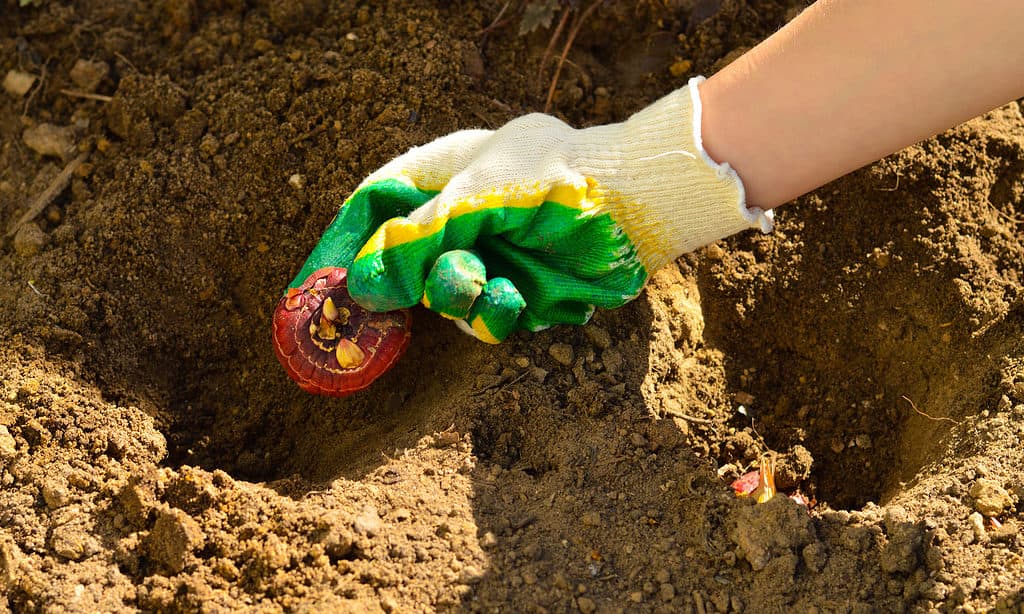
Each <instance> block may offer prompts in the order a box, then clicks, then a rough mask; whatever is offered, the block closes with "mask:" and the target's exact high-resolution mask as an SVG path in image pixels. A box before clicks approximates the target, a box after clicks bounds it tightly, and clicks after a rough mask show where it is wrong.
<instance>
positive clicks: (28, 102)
mask: <svg viewBox="0 0 1024 614" xmlns="http://www.w3.org/2000/svg"><path fill="white" fill-rule="evenodd" d="M45 85H46V64H45V63H43V68H42V70H40V71H39V83H38V85H36V87H35V89H33V90H32V93H31V94H29V95H28V98H26V99H25V104H24V105H23V106H22V107H21V114H22V115H28V108H29V106H30V105H31V104H32V101H33V100H35V97H36V96H37V95H38V94H39V92H41V91H43V87H44V86H45Z"/></svg>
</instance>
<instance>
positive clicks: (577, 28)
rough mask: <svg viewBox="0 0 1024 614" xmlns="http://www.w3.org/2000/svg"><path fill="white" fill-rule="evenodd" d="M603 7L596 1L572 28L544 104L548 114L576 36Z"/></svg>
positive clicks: (599, 0)
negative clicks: (595, 12)
mask: <svg viewBox="0 0 1024 614" xmlns="http://www.w3.org/2000/svg"><path fill="white" fill-rule="evenodd" d="M599 6H601V0H594V1H593V2H592V3H590V6H588V7H587V10H585V11H583V14H582V15H580V16H579V18H578V19H577V20H576V23H574V24H573V26H572V31H571V32H569V38H568V39H567V40H566V41H565V46H564V47H562V55H561V57H559V58H558V66H557V67H555V76H553V77H552V78H551V87H549V88H548V99H547V101H545V102H544V112H545V113H547V112H549V111H550V110H551V101H552V100H554V98H555V88H557V87H558V77H560V76H561V74H562V66H563V65H564V64H565V58H566V56H568V55H569V50H570V49H572V44H573V42H574V41H575V40H576V35H577V34H579V33H580V28H581V27H582V26H583V22H585V21H586V20H587V17H590V15H591V13H593V12H594V11H596V10H597V7H599Z"/></svg>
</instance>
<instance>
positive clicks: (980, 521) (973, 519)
mask: <svg viewBox="0 0 1024 614" xmlns="http://www.w3.org/2000/svg"><path fill="white" fill-rule="evenodd" d="M967 523H968V524H969V525H970V527H971V533H972V534H973V535H974V539H975V540H976V541H979V542H983V541H986V540H985V538H986V537H988V536H987V535H985V517H984V516H982V515H981V513H979V512H974V513H973V514H971V515H970V516H968V518H967Z"/></svg>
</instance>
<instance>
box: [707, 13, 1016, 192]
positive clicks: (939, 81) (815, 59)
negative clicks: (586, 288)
mask: <svg viewBox="0 0 1024 614" xmlns="http://www.w3.org/2000/svg"><path fill="white" fill-rule="evenodd" d="M700 94H701V99H702V101H703V108H704V113H703V118H702V132H703V136H704V146H705V148H706V149H707V151H708V153H709V154H710V155H711V157H712V158H714V159H715V160H717V161H719V162H728V163H729V164H730V165H731V166H732V167H733V168H734V169H736V172H737V173H739V176H740V177H741V178H742V180H743V183H744V186H745V188H746V194H747V203H748V204H749V205H751V206H757V207H761V208H762V209H769V208H773V207H776V206H778V205H781V204H783V203H785V202H788V201H789V200H792V199H793V198H796V197H797V196H800V195H801V194H804V193H806V192H809V191H811V190H813V189H815V188H817V187H819V186H821V185H824V184H825V183H828V182H829V181H831V180H832V179H835V178H837V177H840V176H842V175H845V174H846V173H849V172H851V171H853V170H855V169H857V168H860V167H861V166H863V165H865V164H868V163H870V162H873V161H875V160H878V159H880V158H882V157H884V156H886V155H888V154H890V153H892V152H894V151H897V150H899V149H901V148H903V147H905V146H907V145H911V144H913V143H916V142H918V141H920V140H923V139H926V138H928V137H930V136H932V135H934V134H937V133H938V132H941V131H943V130H945V129H948V128H950V127H952V126H955V125H957V124H959V123H961V122H963V121H966V120H968V119H971V118H972V117H975V116H977V115H980V114H981V113H984V112H986V111H989V110H991V109H993V108H995V107H998V106H999V105H1002V104H1004V103H1006V102H1009V101H1011V100H1013V99H1015V98H1018V97H1021V96H1024V2H1022V1H1021V0H989V1H987V2H973V1H969V0H899V1H893V0H819V1H818V2H816V3H815V4H813V5H812V6H810V7H809V8H807V9H806V10H805V11H804V12H803V13H801V14H800V15H799V16H798V17H797V18H796V19H794V20H793V21H792V22H790V23H789V24H787V25H786V26H785V27H784V28H782V29H781V30H779V31H778V32H776V33H775V34H774V35H772V36H771V37H769V38H768V39H766V40H765V41H764V42H762V43H761V44H760V45H758V46H757V47H755V48H754V49H751V50H750V51H749V52H747V53H746V54H744V55H743V56H742V57H740V58H739V59H737V60H736V61H735V62H733V63H732V64H730V65H729V66H727V67H725V68H724V69H722V70H721V71H720V72H719V73H717V74H715V75H714V76H712V77H711V78H710V79H708V80H707V81H706V82H705V83H704V84H703V85H702V86H701V88H700Z"/></svg>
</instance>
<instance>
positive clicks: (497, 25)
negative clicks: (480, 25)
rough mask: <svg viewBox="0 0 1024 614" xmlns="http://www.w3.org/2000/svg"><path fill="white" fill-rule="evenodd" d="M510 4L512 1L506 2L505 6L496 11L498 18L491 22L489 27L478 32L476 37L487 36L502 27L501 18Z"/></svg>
mask: <svg viewBox="0 0 1024 614" xmlns="http://www.w3.org/2000/svg"><path fill="white" fill-rule="evenodd" d="M510 4H512V0H508V2H506V3H505V5H504V6H502V7H501V10H500V11H498V16H497V17H495V18H494V21H492V22H491V25H489V26H487V27H486V28H484V29H483V30H480V32H479V33H477V36H487V35H488V34H490V33H491V32H493V31H494V30H497V29H498V28H500V27H501V26H502V25H504V24H505V22H503V21H502V20H501V18H502V17H504V15H505V11H507V10H508V7H509V5H510Z"/></svg>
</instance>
